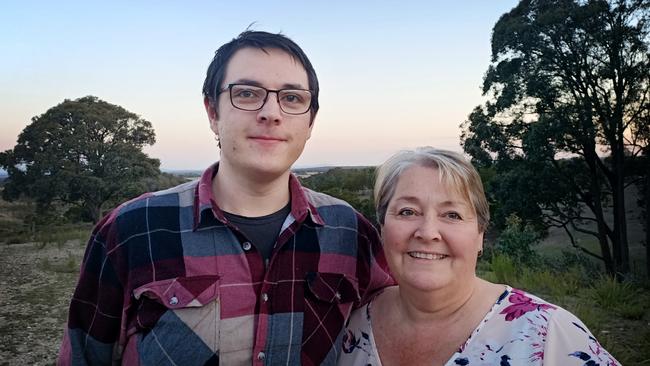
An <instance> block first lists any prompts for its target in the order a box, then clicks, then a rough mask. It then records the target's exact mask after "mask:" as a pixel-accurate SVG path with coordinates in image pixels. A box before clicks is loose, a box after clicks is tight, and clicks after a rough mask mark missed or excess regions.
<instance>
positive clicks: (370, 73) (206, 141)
mask: <svg viewBox="0 0 650 366" xmlns="http://www.w3.org/2000/svg"><path fill="white" fill-rule="evenodd" d="M516 4H517V1H514V0H493V1H485V0H467V1H399V2H398V1H363V2H362V1H359V2H348V1H322V2H310V1H305V0H303V1H245V2H239V1H227V2H226V1H216V0H213V1H184V2H180V1H129V2H122V1H110V2H108V1H107V2H94V1H28V0H27V1H18V0H16V1H12V0H9V1H8V2H3V5H2V9H1V11H0V49H1V50H2V57H0V151H3V150H6V149H10V148H12V147H13V146H14V145H15V143H16V139H17V137H18V134H19V133H20V131H22V129H23V128H24V127H25V126H26V125H27V124H28V123H30V121H31V118H32V117H34V116H37V115H40V114H42V113H44V112H45V111H46V110H47V109H49V108H51V107H53V106H55V105H57V104H59V103H61V102H62V101H63V100H64V99H76V98H80V97H83V96H86V95H94V96H97V97H99V98H100V99H103V100H105V101H107V102H110V103H113V104H118V105H121V106H122V107H124V108H126V109H127V110H129V111H131V112H134V113H136V114H138V115H140V116H142V117H143V118H145V119H147V120H149V121H150V122H151V123H152V124H153V126H154V129H155V131H156V138H157V142H156V144H155V145H154V146H152V147H148V148H146V150H145V151H146V152H147V153H148V154H149V155H150V156H152V157H155V158H158V159H160V160H161V162H162V168H163V169H168V170H169V169H203V168H205V167H207V166H208V165H209V164H211V163H212V162H214V161H215V160H217V159H218V156H219V153H218V149H217V146H216V142H215V140H214V138H213V135H212V132H211V131H210V129H209V125H208V120H207V117H206V116H205V111H204V109H203V102H202V97H201V87H202V84H203V79H204V78H205V71H206V69H207V66H208V64H209V63H210V61H211V59H212V56H213V54H214V51H215V50H216V49H217V48H218V47H219V46H220V45H221V44H223V43H225V42H227V41H229V40H230V39H232V38H233V37H235V36H237V35H238V34H239V33H240V32H241V31H243V30H244V29H245V28H246V27H247V26H248V25H249V24H251V23H253V22H255V25H254V26H253V29H256V30H264V31H269V32H282V33H283V34H285V35H287V36H289V37H290V38H292V39H293V40H294V41H296V42H297V43H298V44H299V45H300V46H301V47H302V48H303V49H304V50H305V52H306V53H307V55H308V56H309V57H310V59H311V61H312V64H313V65H314V67H315V69H316V73H317V74H318V77H319V81H320V85H321V96H320V105H321V109H320V112H319V114H318V116H317V118H316V125H315V127H314V131H313V134H312V137H311V139H310V141H309V142H308V143H307V147H306V148H305V151H304V153H303V155H302V157H301V158H300V159H299V160H298V161H297V163H296V165H295V166H296V167H304V166H314V165H376V164H379V163H381V162H382V161H383V160H385V159H386V158H387V157H388V156H390V155H391V154H392V153H394V152H395V151H397V150H399V149H403V148H413V147H416V146H421V145H432V146H437V147H442V148H448V149H453V150H457V151H460V150H461V147H460V143H459V136H460V128H459V125H460V124H461V123H462V122H463V121H465V120H466V119H467V116H468V115H469V113H470V112H471V111H472V109H473V108H474V107H475V106H476V105H478V104H480V103H481V102H482V101H483V100H484V98H483V97H482V96H481V90H480V86H481V83H482V80H483V75H484V74H485V71H486V70H487V67H488V65H489V61H490V37H491V33H492V27H493V26H494V24H495V23H496V21H497V20H498V19H499V17H500V16H501V15H502V14H503V13H505V12H507V11H509V10H510V9H512V8H513V7H514V6H515V5H516Z"/></svg>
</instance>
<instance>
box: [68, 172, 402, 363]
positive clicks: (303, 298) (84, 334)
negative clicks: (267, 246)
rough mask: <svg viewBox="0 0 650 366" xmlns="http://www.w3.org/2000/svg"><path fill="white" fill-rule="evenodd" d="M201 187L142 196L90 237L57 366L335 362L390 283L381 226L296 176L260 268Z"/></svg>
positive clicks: (206, 184)
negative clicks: (347, 336)
mask: <svg viewBox="0 0 650 366" xmlns="http://www.w3.org/2000/svg"><path fill="white" fill-rule="evenodd" d="M217 169H218V164H215V165H213V166H212V167H210V168H209V169H208V170H206V171H205V172H204V173H203V175H202V177H201V178H200V180H198V181H194V182H189V183H186V184H183V185H180V186H177V187H174V188H171V189H169V190H165V191H160V192H155V193H147V194H144V195H142V196H141V197H138V198H136V199H134V200H132V201H130V202H127V203H124V204H122V205H120V206H119V207H117V208H116V209H114V210H113V211H112V212H111V213H110V214H108V215H107V216H106V217H104V218H103V219H102V221H101V222H100V223H99V224H98V225H97V226H96V227H95V229H94V230H93V233H92V236H91V238H90V240H89V242H88V247H87V249H86V254H85V256H84V261H83V263H82V267H81V274H80V277H79V282H78V284H77V288H76V290H75V293H74V295H73V298H72V301H71V304H70V312H69V318H68V326H67V329H66V332H65V335H64V339H63V343H62V346H61V350H60V354H59V362H58V363H59V364H63V365H69V364H80V365H81V364H111V363H112V364H120V363H121V364H128V365H140V364H142V365H150V364H156V365H167V364H171V365H216V364H219V363H221V364H223V365H235V364H237V365H239V364H249V365H250V364H253V365H279V364H282V365H298V364H302V365H318V364H334V363H336V358H337V355H338V352H340V349H341V341H342V335H343V329H344V323H345V322H346V321H347V319H348V317H349V315H350V312H351V310H352V308H353V307H357V306H359V305H360V304H363V303H365V302H366V301H367V300H368V299H369V297H370V296H372V295H373V294H374V293H375V291H376V290H378V289H380V288H383V287H385V286H387V285H391V284H393V280H392V279H391V277H390V276H389V274H388V270H387V266H386V259H385V257H384V254H383V251H382V250H381V246H380V241H379V237H378V233H377V231H376V229H375V228H374V227H373V226H372V225H371V224H370V223H369V222H368V221H367V220H366V219H365V218H364V217H363V216H361V215H360V214H359V213H358V212H356V211H355V210H354V209H352V208H351V207H350V206H349V205H348V204H346V203H345V202H343V201H341V200H338V199H336V198H333V197H330V196H327V195H324V194H321V193H316V192H314V191H311V190H309V189H306V188H304V187H302V186H301V185H300V183H299V181H298V179H297V178H296V177H294V176H293V175H292V176H291V178H290V181H289V188H290V192H291V213H290V214H289V215H288V217H287V219H286V220H285V222H284V224H283V226H282V229H281V231H280V234H279V236H278V239H277V242H276V244H275V247H274V250H273V254H272V257H271V259H270V262H269V263H268V264H265V263H264V261H263V259H262V256H261V255H260V254H259V253H258V252H257V251H256V250H255V247H254V246H252V245H251V244H250V243H249V242H248V241H247V239H246V237H245V236H244V235H243V234H242V233H241V232H240V231H239V230H238V229H237V228H236V227H234V226H233V225H232V224H231V223H229V222H228V220H226V218H225V217H224V215H223V212H222V211H221V210H220V209H219V206H218V203H217V202H216V201H215V199H214V197H213V195H212V189H211V185H212V179H213V177H214V175H215V173H216V170H217Z"/></svg>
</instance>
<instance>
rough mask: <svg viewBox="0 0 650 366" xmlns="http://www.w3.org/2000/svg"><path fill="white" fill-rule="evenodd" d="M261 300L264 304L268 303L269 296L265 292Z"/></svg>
mask: <svg viewBox="0 0 650 366" xmlns="http://www.w3.org/2000/svg"><path fill="white" fill-rule="evenodd" d="M262 300H264V302H267V301H269V295H268V294H267V293H266V292H265V293H263V294H262Z"/></svg>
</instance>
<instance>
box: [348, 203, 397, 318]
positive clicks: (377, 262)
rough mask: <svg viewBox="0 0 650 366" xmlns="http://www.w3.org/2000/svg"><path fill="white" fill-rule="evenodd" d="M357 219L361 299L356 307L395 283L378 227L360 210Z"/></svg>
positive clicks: (358, 271)
mask: <svg viewBox="0 0 650 366" xmlns="http://www.w3.org/2000/svg"><path fill="white" fill-rule="evenodd" d="M357 219H358V222H359V225H358V235H359V237H358V243H359V245H358V254H357V278H358V279H359V295H360V296H361V301H360V303H359V304H355V308H356V307H358V306H361V305H365V304H367V303H368V302H369V301H370V300H371V299H372V298H373V297H374V295H375V294H376V293H377V292H378V291H379V290H381V289H383V288H384V287H386V286H392V285H394V284H395V281H394V280H393V278H392V277H391V275H390V271H389V269H388V264H387V262H386V256H385V255H384V249H383V247H382V244H381V239H380V238H379V233H378V232H377V229H375V227H374V226H373V225H372V224H371V223H370V222H369V221H368V220H367V219H366V218H365V217H364V216H363V215H361V214H360V213H358V212H357Z"/></svg>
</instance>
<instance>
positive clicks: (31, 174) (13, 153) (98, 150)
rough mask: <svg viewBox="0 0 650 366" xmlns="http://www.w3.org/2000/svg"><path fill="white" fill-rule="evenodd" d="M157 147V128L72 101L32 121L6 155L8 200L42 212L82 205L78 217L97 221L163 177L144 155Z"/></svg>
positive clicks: (88, 101) (93, 103) (96, 102)
mask: <svg viewBox="0 0 650 366" xmlns="http://www.w3.org/2000/svg"><path fill="white" fill-rule="evenodd" d="M154 142H155V136H154V131H153V128H152V127H151V123H150V122H148V121H146V120H144V119H142V118H140V117H139V116H138V115H136V114H134V113H131V112H129V111H127V110H125V109H124V108H122V107H120V106H117V105H114V104H110V103H107V102H105V101H102V100H100V99H98V98H96V97H92V96H87V97H83V98H79V99H76V100H67V99H66V100H64V101H63V103H61V104H59V105H57V106H55V107H52V108H50V109H49V110H48V111H46V112H45V113H43V114H42V115H40V116H37V117H34V118H32V123H31V124H29V125H28V126H27V127H25V129H24V130H23V131H22V132H21V134H20V136H19V137H18V143H17V144H16V146H15V147H14V148H13V149H12V150H7V151H5V152H2V153H0V166H1V167H3V168H4V169H6V170H7V172H8V174H9V179H8V180H7V182H6V184H5V189H4V191H3V198H4V199H7V200H15V199H17V198H19V197H21V196H22V195H25V196H27V197H31V198H33V199H34V200H35V201H36V203H37V204H38V207H39V212H47V211H48V209H49V208H51V207H52V205H53V204H55V203H63V204H67V205H70V207H73V206H77V207H78V208H77V209H76V211H75V212H72V213H71V215H72V216H80V217H81V218H84V219H87V220H92V221H93V222H97V221H98V220H99V218H100V215H101V210H102V208H103V206H104V204H105V203H106V202H107V201H109V200H119V199H124V198H126V197H129V196H131V195H133V194H134V192H141V191H142V187H143V182H142V179H143V178H146V177H154V176H157V175H158V174H159V173H160V171H159V169H158V167H159V165H160V162H159V161H158V160H157V159H152V158H149V157H148V156H147V155H146V154H145V153H143V152H142V148H143V147H144V146H146V145H151V144H153V143H154ZM70 207H67V208H70ZM73 211H74V210H73Z"/></svg>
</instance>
